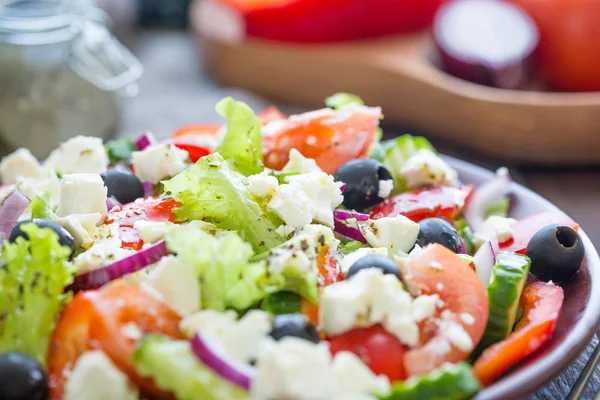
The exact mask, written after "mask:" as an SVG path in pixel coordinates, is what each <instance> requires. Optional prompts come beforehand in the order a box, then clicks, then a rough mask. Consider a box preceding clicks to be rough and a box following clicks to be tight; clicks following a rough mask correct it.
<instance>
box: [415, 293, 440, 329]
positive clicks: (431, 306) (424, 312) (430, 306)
mask: <svg viewBox="0 0 600 400" xmlns="http://www.w3.org/2000/svg"><path fill="white" fill-rule="evenodd" d="M439 298H440V296H438V295H437V294H434V295H430V296H425V295H423V296H418V297H417V298H416V299H414V300H413V302H412V304H411V313H412V317H413V319H414V320H415V321H417V322H421V321H423V320H426V319H427V318H429V317H431V316H432V315H433V314H434V313H435V309H436V307H437V302H438V300H439Z"/></svg>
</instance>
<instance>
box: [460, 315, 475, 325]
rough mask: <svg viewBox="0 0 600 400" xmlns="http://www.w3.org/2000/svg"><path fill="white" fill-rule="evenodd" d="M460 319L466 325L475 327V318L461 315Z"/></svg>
mask: <svg viewBox="0 0 600 400" xmlns="http://www.w3.org/2000/svg"><path fill="white" fill-rule="evenodd" d="M459 317H460V320H461V321H462V322H463V323H464V324H465V325H473V324H474V323H475V317H473V316H472V315H471V314H469V313H461V314H460V315H459Z"/></svg>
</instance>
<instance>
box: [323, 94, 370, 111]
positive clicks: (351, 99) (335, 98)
mask: <svg viewBox="0 0 600 400" xmlns="http://www.w3.org/2000/svg"><path fill="white" fill-rule="evenodd" d="M347 104H358V105H360V106H364V105H365V102H364V101H363V100H362V99H361V98H360V97H358V96H357V95H355V94H350V93H343V92H340V93H336V94H334V95H332V96H329V97H327V98H326V99H325V105H326V106H327V107H329V108H333V109H334V110H337V109H338V108H340V107H342V106H345V105H347Z"/></svg>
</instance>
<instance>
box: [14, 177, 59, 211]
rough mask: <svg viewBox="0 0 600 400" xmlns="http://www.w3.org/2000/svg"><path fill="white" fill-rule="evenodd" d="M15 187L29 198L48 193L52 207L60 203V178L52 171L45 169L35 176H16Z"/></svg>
mask: <svg viewBox="0 0 600 400" xmlns="http://www.w3.org/2000/svg"><path fill="white" fill-rule="evenodd" d="M17 188H18V189H19V190H20V191H21V193H23V194H24V195H25V196H27V197H29V198H30V199H32V198H34V197H35V196H42V195H44V194H45V193H48V194H49V195H50V206H51V207H52V208H55V207H57V206H58V205H59V203H60V180H59V179H58V177H57V176H56V173H55V172H54V171H45V172H44V173H41V174H40V175H39V176H38V177H37V178H18V180H17Z"/></svg>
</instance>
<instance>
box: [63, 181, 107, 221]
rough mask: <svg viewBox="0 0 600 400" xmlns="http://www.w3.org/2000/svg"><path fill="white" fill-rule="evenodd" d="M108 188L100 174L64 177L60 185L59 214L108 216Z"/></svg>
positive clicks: (64, 215)
mask: <svg viewBox="0 0 600 400" xmlns="http://www.w3.org/2000/svg"><path fill="white" fill-rule="evenodd" d="M106 194H107V188H106V186H104V181H103V180H102V178H101V177H100V175H98V174H72V175H64V176H63V178H62V182H61V185H60V205H59V207H58V210H57V212H56V213H57V214H58V216H60V217H66V216H68V215H71V214H93V213H100V214H101V215H106V214H107V211H108V210H107V208H106Z"/></svg>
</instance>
